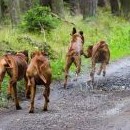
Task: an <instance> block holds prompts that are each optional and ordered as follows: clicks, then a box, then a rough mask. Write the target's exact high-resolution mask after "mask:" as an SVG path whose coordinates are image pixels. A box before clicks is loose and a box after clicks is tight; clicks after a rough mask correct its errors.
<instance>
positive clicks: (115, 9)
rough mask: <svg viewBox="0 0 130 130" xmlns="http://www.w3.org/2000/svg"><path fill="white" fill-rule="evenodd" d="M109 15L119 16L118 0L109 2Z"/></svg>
mask: <svg viewBox="0 0 130 130" xmlns="http://www.w3.org/2000/svg"><path fill="white" fill-rule="evenodd" d="M110 6H111V13H112V14H114V15H120V10H119V3H118V0H110Z"/></svg>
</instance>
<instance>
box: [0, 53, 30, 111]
mask: <svg viewBox="0 0 130 130" xmlns="http://www.w3.org/2000/svg"><path fill="white" fill-rule="evenodd" d="M27 60H28V53H27V51H24V52H19V53H17V54H14V55H13V54H6V55H4V56H2V57H1V59H0V91H1V84H2V81H3V79H4V76H5V73H6V72H7V74H8V75H9V76H10V81H9V85H8V95H11V94H12V92H13V94H14V101H15V105H16V109H17V110H19V109H21V107H20V105H19V101H18V98H17V87H16V85H17V81H19V80H21V79H23V78H24V79H25V85H26V88H27V82H26V81H27V80H26V69H27Z"/></svg>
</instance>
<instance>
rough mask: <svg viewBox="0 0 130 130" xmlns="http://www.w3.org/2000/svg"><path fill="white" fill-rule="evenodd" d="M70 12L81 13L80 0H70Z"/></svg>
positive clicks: (72, 13) (73, 13)
mask: <svg viewBox="0 0 130 130" xmlns="http://www.w3.org/2000/svg"><path fill="white" fill-rule="evenodd" d="M69 3H70V14H71V15H72V16H75V15H77V14H79V13H80V7H79V0H69Z"/></svg>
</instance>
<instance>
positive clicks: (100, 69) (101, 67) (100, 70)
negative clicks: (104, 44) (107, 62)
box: [97, 63, 103, 75]
mask: <svg viewBox="0 0 130 130" xmlns="http://www.w3.org/2000/svg"><path fill="white" fill-rule="evenodd" d="M102 69H103V63H101V65H100V68H99V71H98V73H97V75H100V74H101V72H102Z"/></svg>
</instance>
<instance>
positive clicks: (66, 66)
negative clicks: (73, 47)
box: [64, 58, 72, 88]
mask: <svg viewBox="0 0 130 130" xmlns="http://www.w3.org/2000/svg"><path fill="white" fill-rule="evenodd" d="M71 64H72V60H71V59H70V58H67V62H66V65H65V79H64V88H66V85H67V80H68V73H69V69H70V66H71Z"/></svg>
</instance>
